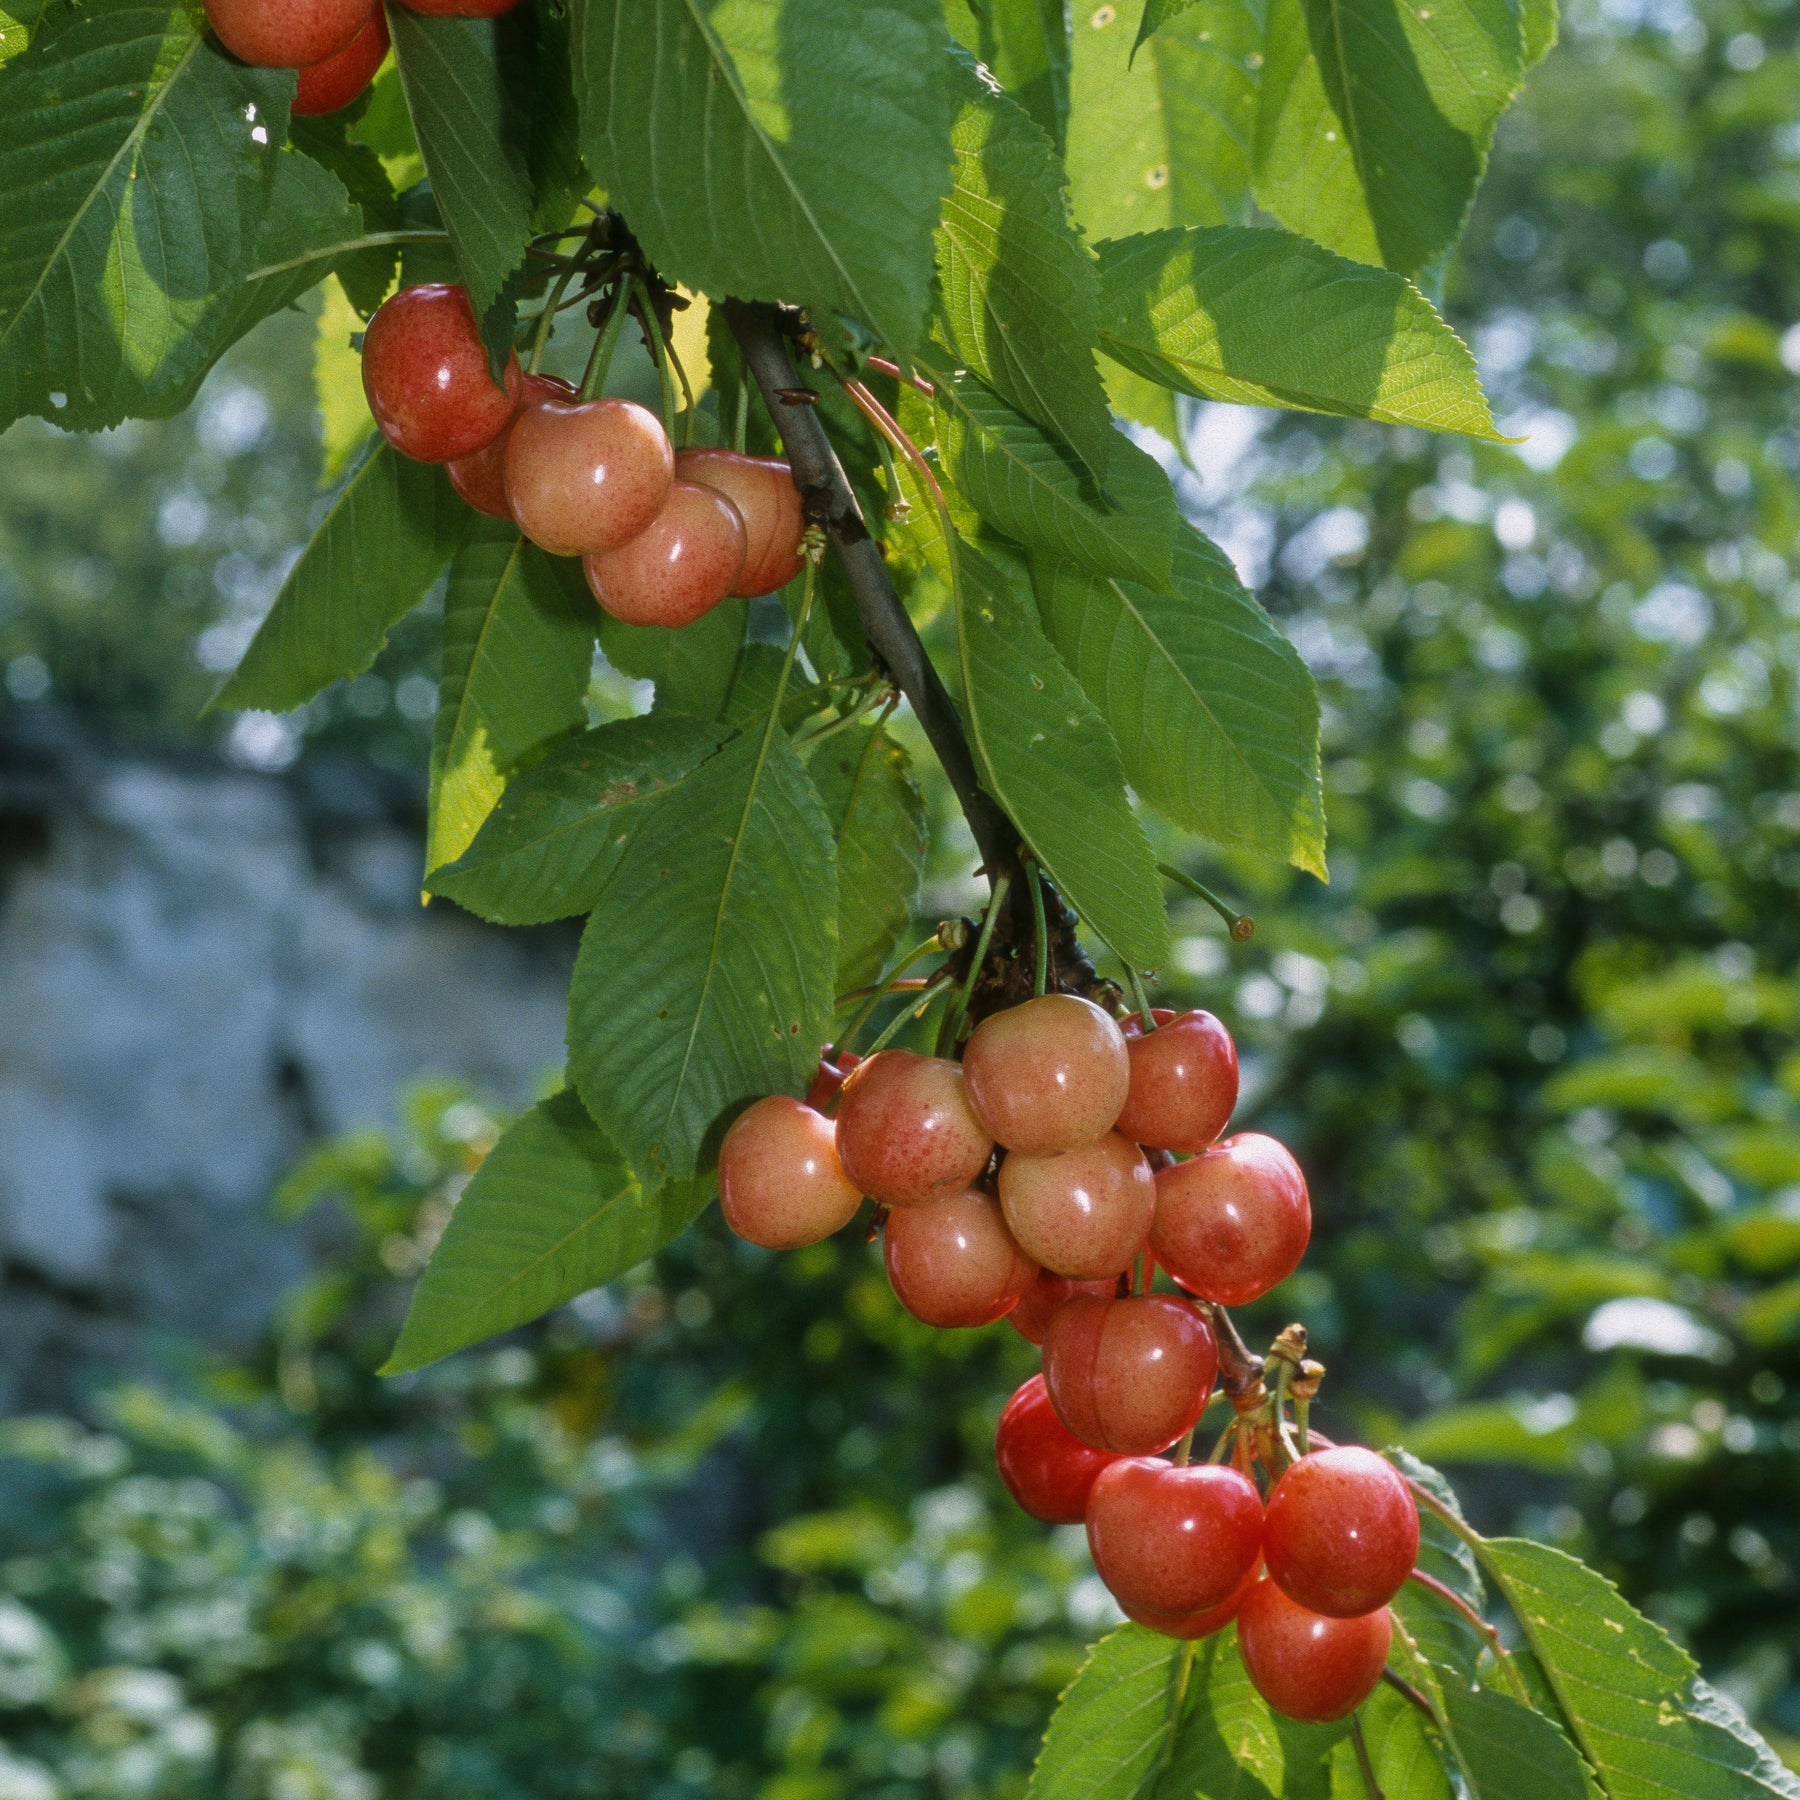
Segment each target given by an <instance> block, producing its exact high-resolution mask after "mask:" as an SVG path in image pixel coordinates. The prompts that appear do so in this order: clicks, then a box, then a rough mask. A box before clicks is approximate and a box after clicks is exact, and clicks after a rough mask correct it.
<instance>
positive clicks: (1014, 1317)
mask: <svg viewBox="0 0 1800 1800" xmlns="http://www.w3.org/2000/svg"><path fill="white" fill-rule="evenodd" d="M1115 1286H1116V1283H1114V1282H1112V1281H1074V1280H1071V1279H1070V1277H1069V1276H1067V1275H1058V1274H1057V1272H1056V1271H1055V1270H1054V1269H1043V1268H1040V1269H1039V1270H1038V1272H1037V1274H1036V1275H1035V1276H1034V1277H1033V1278H1032V1283H1031V1286H1030V1287H1028V1288H1027V1289H1026V1290H1025V1292H1024V1293H1023V1294H1022V1295H1021V1296H1020V1298H1019V1304H1018V1305H1017V1306H1015V1307H1014V1308H1013V1309H1012V1311H1011V1312H1009V1313H1008V1314H1007V1315H1006V1322H1007V1324H1009V1325H1010V1326H1011V1327H1012V1328H1013V1330H1015V1331H1016V1332H1017V1333H1018V1334H1019V1336H1020V1337H1022V1338H1024V1339H1025V1341H1026V1342H1027V1343H1030V1344H1041V1343H1042V1342H1043V1341H1044V1332H1045V1331H1046V1330H1047V1329H1048V1327H1049V1324H1050V1321H1051V1319H1052V1318H1053V1317H1054V1316H1055V1314H1056V1312H1057V1309H1058V1308H1059V1307H1062V1306H1065V1305H1066V1304H1067V1303H1068V1302H1069V1301H1071V1300H1073V1299H1074V1298H1075V1296H1076V1295H1077V1294H1092V1295H1093V1296H1094V1297H1095V1298H1097V1299H1101V1300H1110V1299H1111V1298H1112V1295H1113V1291H1114V1288H1115Z"/></svg>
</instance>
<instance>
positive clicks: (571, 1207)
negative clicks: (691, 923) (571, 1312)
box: [381, 1092, 710, 1375]
mask: <svg viewBox="0 0 1800 1800" xmlns="http://www.w3.org/2000/svg"><path fill="white" fill-rule="evenodd" d="M709 1196H710V1188H709V1187H708V1186H707V1184H705V1183H703V1182H677V1183H671V1184H670V1185H668V1186H666V1187H664V1188H661V1189H659V1190H657V1191H655V1192H648V1191H646V1190H645V1188H644V1185H643V1184H642V1182H640V1181H639V1180H638V1178H637V1176H636V1175H635V1174H633V1173H632V1171H631V1168H630V1167H629V1165H628V1164H627V1163H626V1161H625V1159H624V1158H623V1157H622V1156H620V1154H619V1152H618V1151H617V1150H616V1149H615V1148H614V1147H613V1146H612V1145H611V1144H610V1143H609V1142H608V1141H607V1139H606V1135H605V1133H604V1132H602V1131H600V1130H599V1128H598V1127H597V1126H596V1125H595V1124H594V1122H593V1120H591V1119H590V1118H589V1117H588V1116H587V1114H586V1113H585V1112H584V1111H583V1110H582V1106H581V1102H580V1101H579V1100H577V1099H576V1098H575V1096H574V1095H573V1094H571V1093H567V1092H564V1093H560V1094H557V1095H555V1096H554V1097H553V1098H551V1099H549V1100H544V1101H541V1102H540V1103H539V1104H538V1105H536V1106H534V1107H533V1108H532V1109H531V1111H530V1112H528V1113H526V1114H525V1115H524V1117H523V1118H521V1119H519V1120H517V1121H516V1122H515V1123H514V1124H513V1125H512V1126H511V1127H510V1128H509V1129H508V1130H507V1132H506V1133H505V1135H504V1136H503V1137H502V1138H501V1139H500V1141H499V1143H497V1144H496V1145H495V1146H494V1147H493V1149H492V1150H491V1151H489V1152H488V1156H487V1160H486V1161H485V1162H483V1164H482V1165H481V1167H480V1169H478V1170H477V1171H476V1174H475V1179H474V1180H473V1181H471V1182H470V1183H469V1185H468V1188H467V1189H466V1190H465V1191H464V1193H463V1196H462V1198H461V1199H460V1200H459V1201H457V1203H456V1210H455V1211H454V1212H452V1213H451V1215H450V1223H449V1224H448V1225H447V1226H446V1227H445V1228H444V1235H443V1237H442V1238H440V1239H439V1241H438V1246H437V1248H436V1249H435V1250H434V1251H433V1252H432V1255H431V1261H430V1262H429V1263H427V1264H426V1265H425V1272H424V1274H423V1275H421V1276H420V1277H419V1285H418V1287H417V1288H416V1289H415V1290H414V1293H413V1298H412V1305H411V1307H410V1308H409V1309H408V1311H407V1315H406V1324H405V1326H404V1327H403V1328H402V1330H401V1333H400V1341H399V1342H398V1343H397V1344H396V1345H395V1346H394V1353H393V1355H392V1356H391V1357H389V1358H388V1361H387V1365H386V1366H385V1367H384V1368H383V1369H382V1371H381V1372H382V1374H384V1375H403V1374H405V1373H406V1372H407V1370H409V1369H420V1368H423V1367H424V1366H425V1365H426V1364H427V1363H432V1362H436V1361H437V1360H438V1358H439V1357H442V1356H448V1355H450V1353H451V1352H452V1351H454V1350H461V1349H464V1348H465V1347H466V1346H468V1345H470V1344H475V1343H479V1342H480V1341H481V1340H482V1339H483V1338H488V1337H493V1336H494V1335H495V1334H496V1333H497V1332H502V1331H510V1330H511V1329H512V1328H513V1327H514V1326H515V1325H523V1324H525V1323H526V1322H527V1321H528V1320H531V1319H535V1318H538V1317H540V1316H541V1315H542V1314H544V1313H547V1312H548V1311H549V1310H550V1309H551V1308H552V1307H554V1306H561V1305H562V1304H563V1302H564V1301H566V1300H572V1299H574V1298H575V1296H576V1295H577V1294H585V1293H586V1292H588V1290H589V1289H590V1288H597V1287H602V1286H604V1285H605V1284H606V1283H607V1282H609V1281H611V1280H612V1279H613V1277H614V1276H616V1275H622V1274H623V1273H624V1272H625V1271H626V1270H627V1269H629V1268H632V1267H633V1266H634V1265H635V1264H637V1263H640V1262H642V1261H643V1260H644V1258H645V1257H647V1256H652V1255H654V1254H655V1253H656V1252H657V1251H658V1250H660V1249H661V1248H662V1247H663V1245H664V1244H666V1243H668V1242H669V1240H670V1239H671V1238H673V1237H674V1236H675V1235H676V1234H677V1233H678V1232H681V1231H683V1230H685V1229H686V1227H687V1226H688V1224H689V1223H690V1222H691V1221H692V1220H693V1219H694V1217H695V1215H696V1214H697V1213H698V1212H699V1211H700V1209H701V1208H702V1207H703V1206H704V1205H705V1204H706V1202H707V1199H708V1198H709Z"/></svg>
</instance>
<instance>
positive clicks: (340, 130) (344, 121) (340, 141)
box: [267, 113, 400, 319]
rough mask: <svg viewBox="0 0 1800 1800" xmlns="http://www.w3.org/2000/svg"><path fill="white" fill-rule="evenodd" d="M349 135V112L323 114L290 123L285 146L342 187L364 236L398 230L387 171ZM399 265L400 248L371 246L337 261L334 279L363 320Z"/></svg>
mask: <svg viewBox="0 0 1800 1800" xmlns="http://www.w3.org/2000/svg"><path fill="white" fill-rule="evenodd" d="M349 132H350V117H349V115H348V114H345V113H327V114H325V115H324V116H323V117H322V118H301V119H296V120H294V122H293V124H292V126H291V127H290V128H289V132H288V142H289V144H290V145H291V146H292V147H293V148H295V149H297V150H302V151H304V152H305V153H306V154H307V155H308V156H310V157H311V158H312V159H313V161H314V162H316V163H319V164H321V165H322V166H323V167H325V168H327V169H329V170H330V171H331V172H332V174H333V175H335V176H336V177H337V178H338V180H339V181H341V182H342V183H343V184H344V190H345V192H346V193H348V194H349V196H350V198H351V199H352V200H353V201H355V203H356V206H357V208H358V210H359V211H360V213H361V214H362V226H363V230H364V231H365V232H382V231H397V230H399V228H400V197H399V195H398V194H396V193H395V192H394V184H393V181H392V179H391V178H390V177H389V175H388V172H387V168H386V167H385V165H384V164H383V163H382V160H381V158H380V157H379V156H378V155H376V153H375V152H374V151H373V150H372V149H371V148H370V147H369V146H368V145H367V144H364V143H358V142H356V141H354V140H353V139H352V138H351V137H350V135H349ZM267 260H271V261H272V260H274V259H273V258H269V259H267ZM399 263H400V251H399V247H398V246H397V245H394V244H372V245H370V246H368V247H367V248H365V249H362V250H357V251H354V252H351V253H350V254H348V255H346V256H342V257H340V258H338V259H337V260H336V262H335V264H334V266H335V267H336V269H337V272H338V280H339V281H340V282H342V283H343V286H344V291H345V293H346V294H348V295H349V297H350V299H351V300H352V302H353V303H354V304H355V306H356V310H357V311H358V312H359V313H361V314H362V316H363V317H364V318H365V319H366V318H369V317H370V316H371V315H372V314H373V313H374V311H375V309H376V308H377V307H378V306H379V305H380V304H381V303H382V301H383V300H384V299H386V297H387V292H388V289H389V288H391V287H392V286H393V284H394V271H395V270H396V269H397V268H398V267H399Z"/></svg>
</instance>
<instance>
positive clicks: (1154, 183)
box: [1144, 163, 1169, 191]
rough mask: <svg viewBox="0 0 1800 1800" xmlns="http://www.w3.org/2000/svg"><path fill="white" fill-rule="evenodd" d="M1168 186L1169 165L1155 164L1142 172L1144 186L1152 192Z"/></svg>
mask: <svg viewBox="0 0 1800 1800" xmlns="http://www.w3.org/2000/svg"><path fill="white" fill-rule="evenodd" d="M1168 185H1169V165H1168V164H1167V163H1157V164H1155V165H1154V166H1153V167H1151V168H1148V169H1146V170H1145V171H1144V186H1145V187H1147V188H1149V189H1151V190H1152V191H1154V190H1156V189H1158V188H1166V187H1167V186H1168Z"/></svg>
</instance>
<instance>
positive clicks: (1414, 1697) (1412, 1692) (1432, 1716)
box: [1381, 1669, 1438, 1731]
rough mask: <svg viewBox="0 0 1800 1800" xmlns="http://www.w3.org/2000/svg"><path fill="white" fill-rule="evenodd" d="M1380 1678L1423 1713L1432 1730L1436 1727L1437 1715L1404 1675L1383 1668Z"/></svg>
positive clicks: (1429, 1703)
mask: <svg viewBox="0 0 1800 1800" xmlns="http://www.w3.org/2000/svg"><path fill="white" fill-rule="evenodd" d="M1381 1679H1382V1680H1383V1681H1385V1682H1386V1683H1387V1684H1388V1686H1389V1687H1391V1688H1392V1689H1393V1690H1394V1692H1395V1693H1396V1694H1398V1695H1399V1696H1400V1697H1401V1698H1402V1699H1403V1700H1406V1701H1408V1702H1409V1703H1410V1704H1411V1705H1413V1706H1415V1707H1417V1708H1418V1709H1419V1711H1420V1712H1422V1713H1423V1714H1424V1715H1425V1720H1426V1723H1427V1724H1429V1725H1430V1726H1431V1728H1432V1730H1433V1731H1436V1730H1437V1729H1438V1717H1437V1714H1436V1713H1435V1712H1433V1711H1432V1710H1431V1702H1430V1701H1429V1700H1427V1699H1426V1698H1425V1696H1424V1695H1423V1694H1422V1693H1420V1692H1419V1690H1418V1689H1417V1688H1416V1687H1414V1686H1413V1684H1412V1683H1411V1682H1410V1681H1408V1680H1407V1679H1406V1677H1405V1676H1404V1675H1396V1674H1395V1673H1394V1671H1393V1670H1392V1669H1383V1670H1382V1671H1381Z"/></svg>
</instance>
